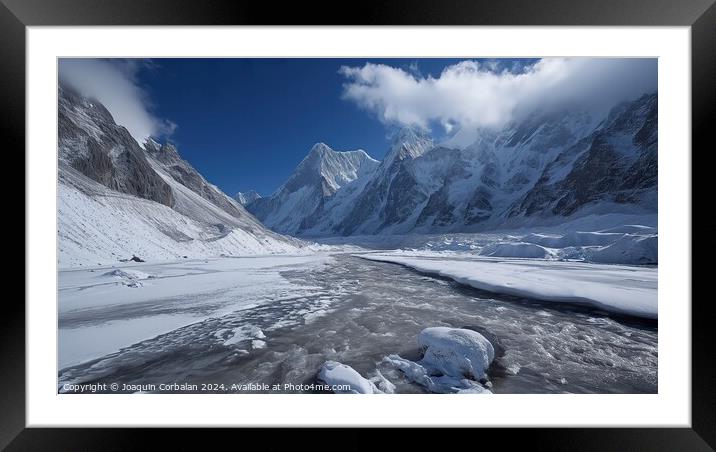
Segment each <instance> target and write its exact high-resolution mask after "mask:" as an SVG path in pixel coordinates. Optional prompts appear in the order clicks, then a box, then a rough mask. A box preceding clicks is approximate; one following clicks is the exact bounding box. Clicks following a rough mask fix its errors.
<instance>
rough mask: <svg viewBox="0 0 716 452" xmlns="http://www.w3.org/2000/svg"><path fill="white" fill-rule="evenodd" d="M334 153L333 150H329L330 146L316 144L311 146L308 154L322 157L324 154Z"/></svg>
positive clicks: (320, 143) (321, 143)
mask: <svg viewBox="0 0 716 452" xmlns="http://www.w3.org/2000/svg"><path fill="white" fill-rule="evenodd" d="M331 152H334V151H333V149H331V147H330V146H328V145H327V144H326V143H323V142H318V143H316V144H314V145H313V147H312V148H311V151H310V152H309V153H308V154H309V155H318V156H323V155H325V154H328V153H331Z"/></svg>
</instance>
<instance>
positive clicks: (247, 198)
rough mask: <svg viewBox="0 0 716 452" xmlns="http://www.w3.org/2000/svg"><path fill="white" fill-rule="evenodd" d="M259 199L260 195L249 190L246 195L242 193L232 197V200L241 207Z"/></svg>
mask: <svg viewBox="0 0 716 452" xmlns="http://www.w3.org/2000/svg"><path fill="white" fill-rule="evenodd" d="M260 197H261V195H260V194H258V193H256V191H255V190H249V191H247V192H246V193H244V192H238V193H237V194H235V195H234V199H235V200H236V201H238V203H239V204H241V205H242V206H245V205H247V204H249V203H252V202H254V201H256V200H257V199H259V198H260Z"/></svg>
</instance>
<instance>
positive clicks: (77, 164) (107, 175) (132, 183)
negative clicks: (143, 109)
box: [58, 85, 306, 266]
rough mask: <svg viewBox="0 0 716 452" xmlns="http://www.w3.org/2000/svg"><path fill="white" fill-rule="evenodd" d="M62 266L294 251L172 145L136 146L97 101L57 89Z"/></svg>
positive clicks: (291, 242)
mask: <svg viewBox="0 0 716 452" xmlns="http://www.w3.org/2000/svg"><path fill="white" fill-rule="evenodd" d="M58 120H59V133H58V150H59V162H58V179H59V187H58V192H59V198H58V240H59V259H60V266H75V265H86V264H93V265H94V264H96V263H109V262H117V261H118V260H120V259H127V258H131V257H132V256H137V257H139V258H141V259H144V260H147V259H172V258H182V257H185V256H186V257H206V256H218V255H220V254H229V255H234V254H265V253H273V252H294V251H296V250H298V249H299V248H301V247H304V246H305V245H306V244H305V243H304V242H301V241H299V240H296V239H292V238H289V237H284V236H281V235H279V234H276V233H274V232H272V231H270V230H268V229H266V228H265V227H264V226H263V225H262V224H261V223H260V222H259V221H257V220H256V218H254V217H253V216H252V215H251V214H249V213H248V212H247V211H246V210H245V209H244V207H243V206H241V205H240V204H239V203H238V202H236V201H235V200H233V199H232V198H230V197H229V196H227V195H226V194H224V193H223V192H222V191H221V190H219V189H218V188H217V187H216V186H214V185H212V184H210V183H208V182H207V181H206V180H205V179H204V177H202V176H201V174H199V173H198V172H197V171H196V170H195V169H194V168H193V167H192V166H191V165H190V164H189V163H188V162H186V161H185V160H183V159H182V158H181V156H180V155H179V154H178V152H177V150H176V148H175V147H174V146H172V145H170V144H165V145H160V144H159V143H157V142H155V141H153V140H148V141H147V142H146V143H145V147H144V148H142V147H141V146H140V145H139V144H138V143H137V142H136V141H135V140H134V138H132V136H131V135H130V134H129V132H128V131H127V130H126V129H125V128H124V127H122V126H119V125H117V124H116V123H115V122H114V119H113V118H112V115H111V114H110V113H109V112H108V111H107V109H106V108H105V107H104V106H103V105H102V104H101V103H99V102H98V101H96V100H94V99H89V98H86V97H83V96H81V95H80V94H78V93H77V92H75V91H74V90H72V89H70V88H68V87H66V86H63V85H60V89H59V103H58Z"/></svg>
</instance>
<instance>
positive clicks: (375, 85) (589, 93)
mask: <svg viewBox="0 0 716 452" xmlns="http://www.w3.org/2000/svg"><path fill="white" fill-rule="evenodd" d="M511 69H512V70H510V69H508V68H506V67H505V65H504V64H499V62H498V61H495V60H493V61H487V62H483V63H479V62H477V61H472V60H466V61H462V62H460V63H457V64H455V65H452V66H448V67H446V68H445V69H444V70H443V72H442V73H441V74H440V76H439V77H437V78H435V77H432V76H428V77H421V76H419V75H416V74H415V73H411V72H412V71H410V72H406V71H405V70H403V69H399V68H395V67H391V66H387V65H383V64H372V63H367V64H366V65H364V66H363V67H346V66H344V67H342V68H341V69H340V71H339V72H340V73H341V74H342V75H343V76H345V77H346V79H347V82H346V84H345V85H344V92H343V97H344V98H345V99H348V100H351V101H353V102H355V103H356V104H357V105H358V106H360V107H361V108H364V109H366V110H368V111H370V112H373V113H375V114H376V115H377V116H378V118H379V119H380V120H381V121H382V122H384V123H386V124H390V125H393V124H397V125H404V126H413V127H419V128H422V129H425V130H429V129H430V128H431V126H432V125H434V124H439V125H440V126H441V127H442V128H443V129H444V131H445V132H446V133H450V132H451V131H453V130H459V129H475V128H480V127H499V126H502V125H504V124H505V123H507V122H508V121H511V120H513V119H519V117H520V116H521V115H524V114H528V113H529V112H531V111H534V110H535V109H536V108H542V109H550V108H557V107H560V106H563V105H566V104H570V105H573V104H577V105H581V106H583V107H584V108H586V109H589V110H591V111H593V112H594V113H595V114H598V115H602V114H605V113H606V112H607V110H608V109H609V108H610V107H612V106H613V105H615V104H616V103H617V102H619V101H621V100H627V99H630V98H635V97H637V96H639V95H641V94H643V93H645V92H650V91H655V90H656V88H657V60H656V59H614V58H545V59H542V60H539V61H538V62H536V63H535V64H532V65H528V66H523V65H520V64H517V65H515V64H513V65H512V68H511Z"/></svg>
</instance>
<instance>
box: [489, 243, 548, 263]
mask: <svg viewBox="0 0 716 452" xmlns="http://www.w3.org/2000/svg"><path fill="white" fill-rule="evenodd" d="M480 254H481V255H483V256H492V257H525V258H532V259H535V258H537V259H544V258H546V257H550V256H551V253H550V252H549V250H547V249H546V248H544V247H542V246H540V245H535V244H534V243H523V242H501V243H494V244H492V245H488V246H486V247H485V248H483V249H482V251H480Z"/></svg>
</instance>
